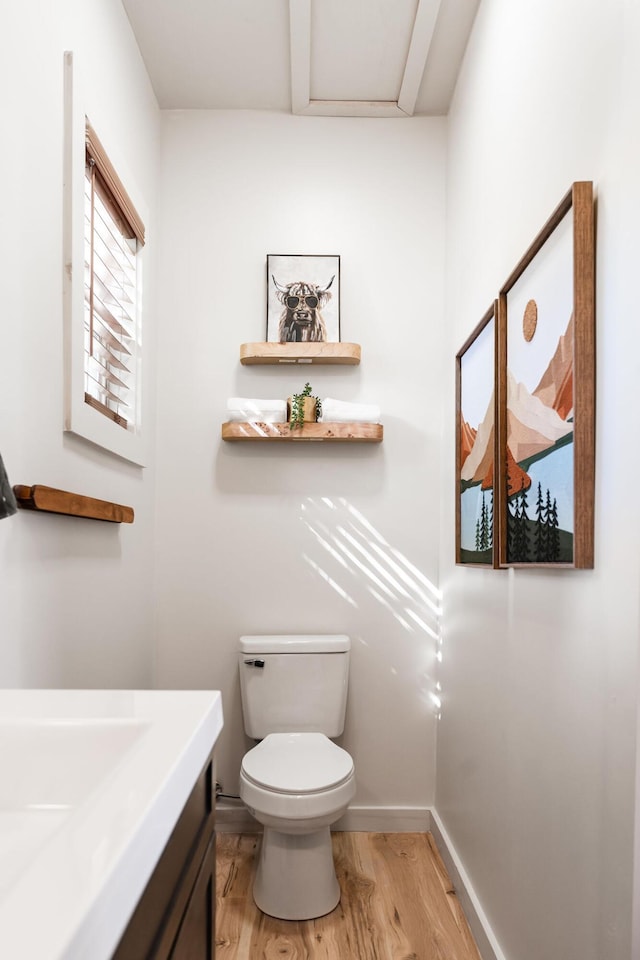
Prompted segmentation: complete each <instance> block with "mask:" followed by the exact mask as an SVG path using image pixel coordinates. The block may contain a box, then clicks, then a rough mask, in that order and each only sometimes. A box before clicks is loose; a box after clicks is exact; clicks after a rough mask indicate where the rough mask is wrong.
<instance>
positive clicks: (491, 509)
mask: <svg viewBox="0 0 640 960" xmlns="http://www.w3.org/2000/svg"><path fill="white" fill-rule="evenodd" d="M487 546H489V547H493V487H492V488H491V491H490V496H489V543H488V544H487Z"/></svg>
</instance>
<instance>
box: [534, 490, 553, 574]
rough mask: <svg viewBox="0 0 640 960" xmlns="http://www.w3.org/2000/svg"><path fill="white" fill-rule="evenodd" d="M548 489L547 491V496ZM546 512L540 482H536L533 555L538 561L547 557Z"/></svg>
mask: <svg viewBox="0 0 640 960" xmlns="http://www.w3.org/2000/svg"><path fill="white" fill-rule="evenodd" d="M548 494H549V491H547V496H548ZM547 516H548V514H547V512H546V511H545V508H544V501H543V499H542V484H541V483H538V496H537V498H536V529H535V534H534V538H535V555H536V560H537V561H538V562H542V561H544V560H546V559H547V540H548V537H547Z"/></svg>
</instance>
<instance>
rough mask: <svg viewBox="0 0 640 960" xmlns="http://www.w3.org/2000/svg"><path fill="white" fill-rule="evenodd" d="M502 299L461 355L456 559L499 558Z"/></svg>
mask: <svg viewBox="0 0 640 960" xmlns="http://www.w3.org/2000/svg"><path fill="white" fill-rule="evenodd" d="M496 312H497V311H496V305H495V304H493V305H492V306H491V308H490V309H489V310H488V311H487V312H486V313H485V315H484V317H483V318H482V320H481V321H480V323H479V324H478V326H477V327H476V328H475V330H474V331H473V333H472V334H471V336H470V337H469V339H468V340H467V341H466V343H465V344H464V346H463V347H462V348H461V349H460V351H459V352H458V354H457V356H456V487H457V489H456V563H460V564H473V565H475V566H482V567H493V566H497V563H498V551H497V548H496V538H495V530H496V528H497V521H496V505H495V501H494V486H495V484H494V478H495V475H496V471H495V464H496V429H495V425H496V391H495V383H496V350H497V332H496V325H497V318H496Z"/></svg>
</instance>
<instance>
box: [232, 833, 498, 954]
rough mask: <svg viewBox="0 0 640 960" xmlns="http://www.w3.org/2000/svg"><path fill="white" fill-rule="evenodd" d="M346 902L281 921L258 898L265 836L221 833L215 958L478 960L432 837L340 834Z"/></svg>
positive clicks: (337, 844)
mask: <svg viewBox="0 0 640 960" xmlns="http://www.w3.org/2000/svg"><path fill="white" fill-rule="evenodd" d="M332 840H333V850H334V856H335V860H336V872H337V875H338V880H339V882H340V887H341V890H342V899H341V901H340V903H339V904H338V906H337V907H336V909H335V910H334V911H333V912H332V913H330V914H327V916H326V917H320V918H319V919H317V920H306V921H290V920H289V921H287V920H275V919H274V918H273V917H267V916H265V915H264V914H262V913H260V911H259V910H258V908H257V907H256V906H255V904H254V902H253V898H252V896H251V890H252V884H253V876H254V873H255V866H256V863H257V855H258V853H259V845H260V842H261V838H260V834H242V835H239V834H224V833H223V834H218V837H217V857H218V860H217V884H216V895H217V896H216V960H480V954H479V953H478V950H477V947H476V945H475V943H474V941H473V938H472V936H471V933H470V931H469V927H468V925H467V921H466V919H465V917H464V914H463V912H462V909H461V907H460V904H459V901H458V898H457V897H456V895H455V892H454V890H453V887H452V885H451V881H450V880H449V877H448V875H447V871H446V869H445V866H444V864H443V862H442V860H441V858H440V855H439V853H438V851H437V849H436V846H435V843H434V841H433V838H432V836H431V834H430V833H334V834H332Z"/></svg>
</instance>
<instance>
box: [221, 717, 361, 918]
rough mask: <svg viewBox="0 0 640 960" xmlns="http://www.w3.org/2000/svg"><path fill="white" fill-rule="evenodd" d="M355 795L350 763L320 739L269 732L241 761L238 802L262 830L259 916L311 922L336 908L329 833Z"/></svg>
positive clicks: (312, 735)
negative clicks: (260, 911) (310, 920)
mask: <svg viewBox="0 0 640 960" xmlns="http://www.w3.org/2000/svg"><path fill="white" fill-rule="evenodd" d="M354 794H355V773H354V769H353V761H352V759H351V757H350V755H349V754H348V753H347V751H346V750H343V749H342V748H341V747H338V746H337V745H336V744H335V743H333V742H332V741H331V740H329V738H328V737H326V736H325V735H324V734H321V733H273V734H269V735H268V736H267V737H265V739H264V740H262V741H261V742H260V743H259V744H258V745H257V746H256V747H254V748H253V749H252V750H250V751H249V752H248V753H247V754H246V755H245V757H244V760H243V762H242V768H241V771H240V796H241V798H242V800H243V801H244V803H245V804H246V806H247V808H248V810H249V812H250V813H251V814H252V815H253V816H254V817H255V818H256V820H258V822H259V823H262V824H263V826H264V834H263V838H262V850H261V853H260V861H259V864H258V870H257V874H256V879H255V883H254V889H253V896H254V900H255V902H256V905H257V906H258V907H259V909H260V910H262V911H263V913H267V914H269V915H270V916H274V917H279V918H280V919H283V920H309V919H312V918H313V917H320V916H323V915H324V914H326V913H330V911H331V910H333V909H334V908H335V907H336V906H337V904H338V903H339V900H340V887H339V885H338V881H337V878H336V874H335V867H334V863H333V851H332V847H331V835H330V829H329V828H330V825H331V824H332V823H334V822H335V821H336V820H338V819H339V818H340V817H341V816H342V815H343V814H344V813H345V812H346V810H347V807H348V805H349V803H350V802H351V800H352V799H353V797H354Z"/></svg>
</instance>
